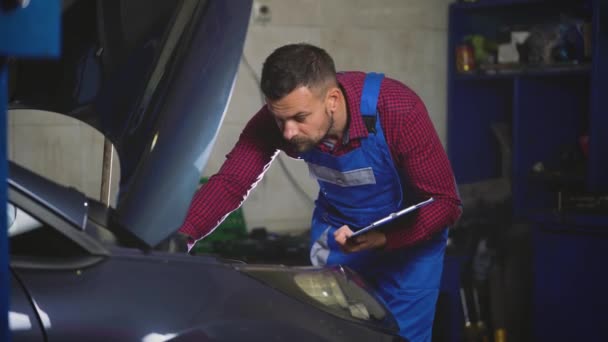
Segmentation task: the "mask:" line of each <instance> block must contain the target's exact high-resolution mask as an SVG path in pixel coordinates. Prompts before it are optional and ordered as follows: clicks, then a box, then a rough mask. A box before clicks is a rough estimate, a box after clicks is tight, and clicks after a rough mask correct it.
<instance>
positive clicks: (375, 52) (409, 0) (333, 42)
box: [9, 0, 452, 232]
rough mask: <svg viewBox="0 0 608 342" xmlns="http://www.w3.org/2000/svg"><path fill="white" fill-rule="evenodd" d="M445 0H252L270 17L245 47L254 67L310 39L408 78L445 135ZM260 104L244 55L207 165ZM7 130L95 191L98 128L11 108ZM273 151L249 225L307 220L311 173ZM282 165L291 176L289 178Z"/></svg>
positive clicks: (12, 145)
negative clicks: (275, 157) (276, 51)
mask: <svg viewBox="0 0 608 342" xmlns="http://www.w3.org/2000/svg"><path fill="white" fill-rule="evenodd" d="M450 2H452V1H451V0H377V1H362V0H256V5H259V4H264V5H266V6H268V8H269V9H270V21H268V22H259V21H255V20H252V23H251V26H250V29H249V32H248V36H247V41H246V44H245V51H244V57H245V58H246V60H247V61H248V62H249V63H250V65H251V66H252V68H253V71H254V72H255V74H257V75H259V74H260V71H261V65H262V62H263V61H264V59H265V58H266V56H267V55H268V54H269V53H271V52H272V50H274V49H275V48H277V47H279V46H281V45H283V44H286V43H295V42H309V43H312V44H316V45H319V46H321V47H323V48H324V49H326V50H327V51H328V52H329V53H330V54H332V55H333V57H334V59H335V62H336V66H337V68H338V69H339V70H362V71H378V72H384V73H386V74H387V75H388V76H390V77H393V78H396V79H399V80H401V81H403V82H404V83H406V84H408V85H409V86H410V87H411V88H412V89H414V90H415V91H416V92H417V93H418V94H419V95H420V96H421V97H422V99H423V100H424V101H425V102H426V105H427V107H428V110H429V113H430V115H431V117H432V119H433V122H434V123H435V126H436V128H437V131H438V132H439V135H440V136H441V138H442V140H443V141H444V142H445V131H446V129H445V126H446V67H447V66H446V46H447V41H446V40H447V32H446V29H447V10H448V4H449V3H450ZM252 18H253V16H252ZM261 104H262V103H261V97H260V93H259V90H258V85H257V83H256V81H255V80H254V77H253V76H252V74H251V71H249V70H248V69H247V68H246V67H245V64H244V63H241V67H240V69H239V73H238V78H237V82H236V86H235V90H234V94H233V96H232V100H231V103H230V105H229V109H228V112H227V114H226V119H225V121H224V125H223V126H222V127H221V130H220V134H219V136H218V140H217V143H216V146H215V147H214V149H213V152H212V155H211V158H210V161H209V163H208V165H207V167H206V169H205V171H204V175H207V176H208V175H211V174H213V173H214V172H216V171H217V170H218V169H219V167H220V166H221V164H222V162H223V160H224V157H225V155H226V154H227V153H228V152H229V151H230V149H231V148H232V146H233V145H234V143H235V142H236V140H237V138H238V135H239V133H240V131H241V130H242V128H243V127H244V125H245V123H246V122H247V121H248V120H249V118H250V117H251V115H252V114H253V113H254V112H256V111H257V110H258V109H259V107H260V106H261ZM13 114H16V113H13ZM9 134H10V138H9V155H10V157H11V158H12V159H13V160H17V161H19V162H21V163H23V164H24V165H26V166H28V167H31V168H33V169H34V170H38V171H41V172H44V173H45V174H48V175H50V177H51V178H53V179H55V180H56V181H59V182H61V183H63V184H68V185H72V186H75V187H76V188H79V189H81V190H83V191H84V192H85V193H87V194H88V195H89V196H91V197H99V191H100V185H101V179H100V178H101V166H102V155H103V137H102V136H101V135H100V134H98V132H96V131H94V130H93V129H91V128H89V127H86V126H85V125H83V124H80V123H78V122H75V121H73V120H69V119H65V118H61V117H59V116H57V115H54V114H51V113H44V112H32V111H27V112H22V113H19V115H10V118H9ZM279 158H280V160H276V161H275V163H274V164H273V165H272V166H271V168H270V169H269V171H268V172H267V174H266V176H265V177H264V179H263V180H262V181H261V182H260V183H259V184H258V186H257V188H256V189H255V190H254V191H252V192H251V194H250V196H249V199H248V200H247V201H246V202H245V204H244V206H243V210H244V213H245V220H246V221H247V225H248V227H249V228H253V227H259V226H265V227H267V228H269V229H270V230H273V231H283V232H285V231H299V230H304V229H306V228H307V227H308V226H309V220H310V215H311V211H312V199H314V198H315V197H316V191H317V186H316V183H315V182H314V181H313V180H312V179H310V178H309V176H308V172H307V169H306V167H305V165H303V163H302V162H300V161H295V160H291V159H289V158H288V157H286V156H285V155H283V154H281V155H280V156H279ZM281 162H282V163H283V164H281ZM282 166H284V167H285V169H284V168H283V167H282ZM117 170H118V169H117V168H116V169H115V174H116V171H117ZM285 170H287V171H288V173H289V174H290V175H292V177H293V178H294V179H295V180H296V182H297V183H296V184H297V185H294V183H293V182H291V181H290V180H289V178H288V176H287V175H288V173H287V172H286V171H285ZM298 188H301V189H303V191H299V190H297V189H298Z"/></svg>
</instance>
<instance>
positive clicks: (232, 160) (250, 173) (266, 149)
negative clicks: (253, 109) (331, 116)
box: [179, 107, 280, 240]
mask: <svg viewBox="0 0 608 342" xmlns="http://www.w3.org/2000/svg"><path fill="white" fill-rule="evenodd" d="M279 141H280V132H279V130H278V129H277V126H276V124H275V123H274V121H273V119H272V117H271V116H270V115H269V114H268V112H267V111H266V110H265V107H264V108H262V110H260V111H259V112H258V113H257V114H256V115H255V116H254V117H253V118H252V119H251V120H250V121H249V123H248V124H247V126H246V127H245V129H244V130H243V132H242V133H241V135H240V137H239V140H238V142H237V143H236V145H235V146H234V148H233V149H232V151H230V153H229V154H228V155H227V156H226V161H225V162H224V164H223V165H222V167H221V168H220V170H219V172H218V173H217V174H215V175H213V176H211V177H210V178H209V181H208V182H207V183H205V185H203V186H202V187H201V188H200V189H199V190H198V191H197V192H196V193H195V194H194V197H193V199H192V202H191V204H190V208H189V209H188V214H187V215H186V219H185V221H184V223H183V224H182V226H181V228H180V229H179V232H181V233H183V234H186V235H188V236H190V237H192V238H193V239H195V240H198V239H201V238H203V237H205V236H207V235H208V234H210V233H211V232H212V231H213V230H214V229H215V228H216V227H217V226H219V224H220V223H222V221H223V220H224V219H225V218H226V217H227V216H228V215H229V214H230V213H231V212H232V211H234V210H236V209H237V208H239V207H240V206H241V204H242V203H243V201H244V200H245V199H246V198H247V196H248V195H249V192H250V191H251V190H252V189H253V188H254V187H255V186H256V185H257V183H258V182H259V181H260V180H261V179H262V177H263V175H264V172H265V171H266V170H267V169H268V167H269V166H270V163H271V162H272V160H273V159H274V156H275V155H276V154H277V153H278V149H277V146H279Z"/></svg>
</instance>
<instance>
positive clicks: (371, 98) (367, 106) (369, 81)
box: [360, 72, 384, 133]
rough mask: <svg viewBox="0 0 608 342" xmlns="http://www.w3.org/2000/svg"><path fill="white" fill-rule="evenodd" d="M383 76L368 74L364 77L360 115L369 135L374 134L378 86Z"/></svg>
mask: <svg viewBox="0 0 608 342" xmlns="http://www.w3.org/2000/svg"><path fill="white" fill-rule="evenodd" d="M383 78H384V74H381V73H375V72H370V73H368V74H367V75H366V76H365V81H364V83H363V91H362V92H361V107H360V111H361V115H362V116H363V121H364V122H365V126H366V127H367V131H368V132H370V133H376V117H377V113H378V109H377V105H378V96H379V95H380V84H381V83H382V79H383Z"/></svg>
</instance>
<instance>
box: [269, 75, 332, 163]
mask: <svg viewBox="0 0 608 342" xmlns="http://www.w3.org/2000/svg"><path fill="white" fill-rule="evenodd" d="M331 101H333V100H332V99H331V98H329V97H327V96H326V94H325V92H324V91H318V90H312V91H311V89H310V88H308V87H305V86H302V87H299V88H296V89H294V90H293V91H292V92H291V93H289V94H287V95H286V96H284V97H283V98H281V99H279V100H276V101H270V100H268V101H267V104H268V109H270V111H271V112H272V114H273V115H274V119H275V121H276V123H277V125H278V126H279V129H280V130H281V132H282V133H283V138H284V139H285V140H286V141H288V142H289V143H290V144H291V145H292V146H293V147H294V148H295V149H296V150H297V151H298V152H300V153H302V152H306V151H309V150H311V149H312V148H314V147H315V146H317V145H318V144H319V143H320V142H321V140H323V139H324V138H325V137H326V136H327V135H328V134H331V133H332V129H333V128H334V120H333V119H334V118H333V111H332V110H331V108H330V107H331V103H330V102H331Z"/></svg>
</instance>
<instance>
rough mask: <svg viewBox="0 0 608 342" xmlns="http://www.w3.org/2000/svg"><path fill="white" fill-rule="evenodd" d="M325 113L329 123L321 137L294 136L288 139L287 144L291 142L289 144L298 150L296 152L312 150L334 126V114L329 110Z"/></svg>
mask: <svg viewBox="0 0 608 342" xmlns="http://www.w3.org/2000/svg"><path fill="white" fill-rule="evenodd" d="M326 114H327V116H328V117H329V124H328V126H327V129H326V130H325V132H324V133H323V135H322V136H321V137H319V138H317V139H314V138H305V137H299V136H295V137H293V138H291V139H290V140H289V144H291V146H293V147H294V148H295V149H296V150H297V151H298V153H304V152H308V151H310V150H312V149H313V148H315V146H317V145H318V144H319V143H320V142H321V141H323V140H324V139H326V138H327V136H328V135H329V134H330V133H331V132H332V130H333V128H334V116H333V113H330V112H329V111H326Z"/></svg>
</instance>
